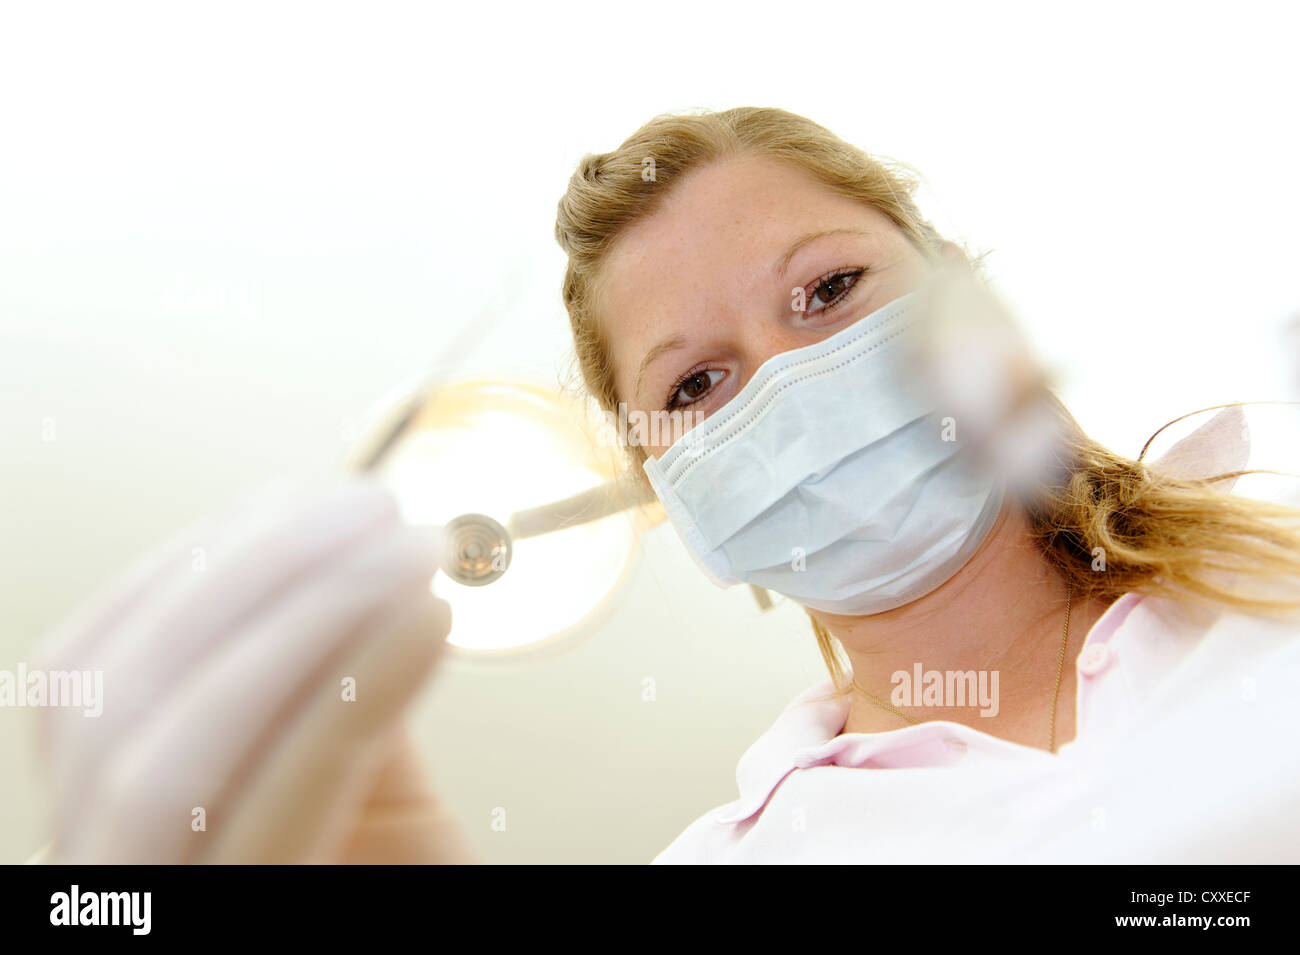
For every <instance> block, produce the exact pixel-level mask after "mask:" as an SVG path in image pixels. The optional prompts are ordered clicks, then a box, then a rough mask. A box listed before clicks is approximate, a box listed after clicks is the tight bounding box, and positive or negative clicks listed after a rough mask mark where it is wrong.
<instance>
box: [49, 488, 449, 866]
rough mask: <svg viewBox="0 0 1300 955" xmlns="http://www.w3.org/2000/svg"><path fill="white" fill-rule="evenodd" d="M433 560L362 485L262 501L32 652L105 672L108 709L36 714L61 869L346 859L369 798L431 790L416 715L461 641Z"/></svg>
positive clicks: (150, 566)
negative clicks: (419, 751)
mask: <svg viewBox="0 0 1300 955" xmlns="http://www.w3.org/2000/svg"><path fill="white" fill-rule="evenodd" d="M437 564H438V540H437V538H436V537H435V535H434V532H433V530H432V529H430V528H423V529H420V528H414V527H411V526H409V525H406V524H404V523H403V522H402V521H401V520H400V516H399V511H398V507H397V503H396V501H395V499H394V498H393V497H392V495H391V493H390V492H389V491H387V490H386V489H385V488H383V487H382V486H381V485H379V484H377V483H374V482H372V481H370V480H365V479H356V478H350V479H347V480H346V481H345V482H342V483H338V484H334V485H331V486H329V487H327V488H325V489H323V490H322V489H320V488H313V489H311V490H309V491H304V489H303V488H302V487H301V486H298V487H293V488H288V489H285V488H281V489H280V490H279V491H278V492H271V493H267V492H264V493H263V494H261V495H260V496H258V497H255V498H254V499H253V500H252V501H251V502H246V503H245V504H244V505H242V506H241V507H239V508H237V509H236V510H235V512H234V513H233V514H232V515H229V516H228V517H226V518H224V519H219V520H216V521H209V522H205V523H204V524H202V525H200V526H198V527H195V528H193V529H191V530H189V531H187V532H186V533H184V534H182V535H180V536H179V537H178V538H177V539H176V540H174V541H173V542H172V543H171V544H169V545H168V546H166V547H165V548H160V549H159V550H158V551H156V552H154V553H153V554H150V555H149V556H148V557H147V558H145V559H143V560H141V561H139V562H137V563H136V564H135V565H134V566H133V567H132V568H131V570H130V572H129V573H127V574H125V575H124V577H123V578H122V579H121V580H119V581H117V582H115V583H114V585H113V586H112V587H110V588H109V589H108V590H107V592H105V593H104V594H103V595H101V597H100V598H99V599H97V600H95V601H93V602H91V603H89V604H87V605H86V607H85V609H83V610H82V611H81V612H80V613H78V614H77V615H76V616H75V617H74V618H73V619H71V620H69V621H68V622H67V623H66V624H64V625H63V626H62V627H60V628H59V629H58V631H57V632H56V633H54V634H53V635H51V636H50V637H49V638H48V639H47V640H46V641H45V643H44V644H43V645H42V646H41V647H40V648H39V649H38V652H37V654H36V656H37V662H36V665H38V666H39V667H41V668H42V669H44V670H46V671H47V672H49V671H55V670H102V671H103V712H102V715H100V716H98V717H94V716H86V715H84V714H83V710H82V709H80V708H63V707H58V708H56V707H46V708H42V709H39V710H38V711H37V712H38V714H39V715H38V721H39V722H38V747H39V758H40V760H41V763H42V765H43V768H44V770H45V775H46V779H47V782H48V784H49V786H50V788H51V796H52V799H51V800H50V805H51V807H52V810H51V811H52V813H53V819H52V820H51V822H52V826H53V830H54V841H53V844H52V847H51V850H50V855H49V858H48V859H47V861H49V862H51V863H178V862H210V863H267V862H276V863H293V862H331V861H343V860H345V859H346V855H347V852H348V846H349V845H351V844H352V843H353V842H354V837H355V832H356V830H357V828H358V825H359V824H360V823H361V822H363V820H364V816H365V812H366V805H367V803H368V802H369V801H372V800H374V799H376V798H377V799H378V800H379V801H380V802H381V803H385V802H391V801H392V799H393V798H394V792H397V793H398V798H399V799H402V800H406V804H407V805H411V804H414V803H416V802H419V801H420V800H422V799H424V798H425V797H426V796H427V790H422V789H421V788H420V787H418V786H415V785H413V784H412V782H411V776H412V772H413V770H412V757H411V750H410V747H409V744H407V743H405V742H404V737H403V726H402V715H403V712H404V711H405V709H406V707H407V705H408V703H409V702H410V701H411V700H412V698H413V697H414V696H415V694H416V692H417V690H419V688H420V687H421V685H422V684H423V683H424V682H425V680H426V678H427V677H428V676H429V674H430V672H431V671H432V669H433V668H434V666H435V664H436V662H437V660H438V658H439V656H440V653H441V651H442V649H443V646H444V641H445V638H446V636H447V634H448V633H449V631H450V628H451V612H450V607H449V605H448V604H447V603H446V602H445V601H442V600H439V599H437V598H436V597H434V596H433V595H432V594H431V593H430V592H429V584H430V581H431V580H432V578H433V575H434V573H435V570H436V568H437ZM352 688H354V694H353V693H350V692H349V691H350V689H352ZM394 767H396V768H394ZM412 793H415V794H416V797H411V794H412ZM372 841H373V840H372ZM363 842H364V840H363Z"/></svg>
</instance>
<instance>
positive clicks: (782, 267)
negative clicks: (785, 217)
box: [772, 229, 871, 275]
mask: <svg viewBox="0 0 1300 955" xmlns="http://www.w3.org/2000/svg"><path fill="white" fill-rule="evenodd" d="M828 235H858V236H865V237H868V238H869V237H870V236H871V233H870V232H864V231H863V230H862V229H823V230H822V231H820V232H808V233H806V234H804V235H801V236H800V237H799V238H797V239H795V241H794V245H792V246H790V248H788V249H786V251H785V254H784V255H783V256H781V257H780V258H779V259H777V260H776V262H774V263H773V264H772V274H774V275H785V272H786V269H788V268H790V260H791V259H793V258H794V257H795V253H797V252H798V251H799V250H800V249H802V248H803V247H804V246H805V245H807V244H808V243H809V242H812V241H814V240H816V239H822V238H825V237H826V236H828Z"/></svg>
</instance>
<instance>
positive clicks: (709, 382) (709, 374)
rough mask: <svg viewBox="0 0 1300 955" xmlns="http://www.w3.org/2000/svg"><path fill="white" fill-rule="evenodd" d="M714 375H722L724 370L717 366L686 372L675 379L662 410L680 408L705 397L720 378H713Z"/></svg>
mask: <svg viewBox="0 0 1300 955" xmlns="http://www.w3.org/2000/svg"><path fill="white" fill-rule="evenodd" d="M714 375H718V376H723V375H726V372H725V371H722V370H721V369H718V368H706V369H704V370H702V371H691V372H687V373H686V374H685V375H683V376H682V377H681V378H679V379H678V380H677V383H676V384H674V385H673V389H672V391H670V392H669V393H668V400H667V402H666V403H665V404H664V410H666V411H671V410H672V409H674V408H682V407H685V406H686V405H691V404H694V403H695V402H697V401H699V400H700V399H701V398H703V397H705V396H706V395H707V394H708V393H709V392H710V391H711V390H712V389H713V386H714V385H716V384H717V383H718V381H719V380H721V379H720V378H718V379H715V378H714V377H713V376H714Z"/></svg>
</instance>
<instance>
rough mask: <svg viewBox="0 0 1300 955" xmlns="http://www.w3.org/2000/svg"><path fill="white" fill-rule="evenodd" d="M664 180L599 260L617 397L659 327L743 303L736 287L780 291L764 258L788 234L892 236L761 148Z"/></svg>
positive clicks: (674, 326)
mask: <svg viewBox="0 0 1300 955" xmlns="http://www.w3.org/2000/svg"><path fill="white" fill-rule="evenodd" d="M659 185H661V186H667V185H668V184H667V183H660V184H659ZM648 186H649V188H654V187H655V184H653V183H651V184H648ZM671 188H672V192H671V193H670V194H669V195H668V197H667V199H666V200H665V201H664V203H663V205H661V206H660V207H659V208H658V209H657V210H656V211H655V213H654V214H653V215H651V216H648V217H647V218H645V219H642V220H640V221H639V222H637V223H635V224H634V225H633V226H631V227H630V228H629V229H628V230H627V231H626V232H625V233H624V234H623V235H622V236H621V237H620V238H619V240H618V241H617V242H616V243H615V245H614V247H613V249H612V250H611V252H610V254H609V256H608V257H607V259H606V261H605V263H604V266H603V267H602V269H601V281H600V284H599V289H598V292H597V295H598V303H599V305H598V311H599V314H600V315H601V317H602V325H603V327H604V331H605V334H606V335H607V336H608V338H609V341H610V350H611V353H612V357H613V361H614V370H615V379H616V383H617V386H618V390H619V394H620V395H621V396H622V397H623V398H624V399H628V398H630V394H629V392H630V385H631V380H630V379H631V378H632V376H633V373H634V369H635V366H636V363H637V362H639V361H640V356H641V355H642V354H643V353H644V352H645V350H646V349H648V348H649V347H651V346H652V345H653V344H655V343H656V342H657V341H658V340H659V339H661V338H662V337H664V336H665V335H666V334H669V333H671V332H674V331H678V330H680V329H681V328H683V327H689V325H690V323H691V322H692V321H693V320H695V318H696V317H698V316H703V315H707V314H708V313H709V310H710V308H712V307H715V306H716V305H718V304H719V303H723V302H737V303H744V302H745V301H746V298H744V295H745V294H746V293H748V295H749V299H748V300H749V301H752V300H753V296H754V294H755V291H756V290H757V289H768V288H770V289H772V290H774V291H776V292H777V293H780V291H781V289H780V285H779V282H780V281H781V279H780V277H779V276H778V275H776V274H774V273H773V272H772V264H773V262H774V260H776V259H778V258H780V256H781V255H782V254H783V253H784V252H785V251H786V249H787V248H788V246H789V245H790V243H791V242H792V241H794V239H796V238H797V237H799V236H801V235H804V234H806V233H808V232H812V231H818V230H822V229H834V228H839V227H849V228H857V229H864V230H866V231H869V232H872V233H873V234H877V235H879V236H881V241H888V240H889V237H890V234H891V233H893V234H895V235H897V236H898V237H900V238H901V233H899V232H898V231H897V228H896V227H895V226H894V225H893V223H892V222H890V220H889V219H888V217H886V216H885V215H884V214H883V213H881V212H878V211H877V210H875V209H873V208H871V207H870V206H868V205H866V204H865V203H862V202H858V201H856V200H854V199H850V198H849V197H847V196H843V195H840V194H839V193H836V192H834V191H832V190H831V189H829V188H827V187H826V186H824V185H822V184H821V183H819V182H818V181H816V180H815V179H813V178H811V177H810V176H809V175H808V174H807V173H805V172H803V171H802V170H800V169H798V168H796V167H794V166H791V165H788V164H786V163H782V162H778V161H776V160H772V159H768V158H765V157H757V156H743V157H736V158H731V159H726V160H722V161H719V162H715V163H711V164H709V165H706V166H703V167H701V168H699V169H696V170H693V171H692V172H690V173H689V174H687V175H686V176H684V177H683V178H682V179H681V180H680V181H678V182H677V183H676V184H674V185H672V187H671ZM787 278H788V279H789V282H790V283H791V284H792V285H793V284H802V282H803V281H804V279H803V278H797V277H796V276H795V275H794V274H793V273H792V274H790V275H789V276H787ZM784 291H785V292H788V291H789V289H785V290H784Z"/></svg>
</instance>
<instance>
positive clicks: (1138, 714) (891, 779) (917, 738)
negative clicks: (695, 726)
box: [653, 593, 1300, 864]
mask: <svg viewBox="0 0 1300 955" xmlns="http://www.w3.org/2000/svg"><path fill="white" fill-rule="evenodd" d="M1067 665H1068V664H1067ZM1074 665H1075V666H1076V667H1077V670H1078V677H1079V678H1078V685H1077V690H1076V695H1075V701H1074V705H1075V708H1076V709H1075V713H1076V727H1077V729H1076V736H1075V738H1074V739H1073V740H1071V741H1070V742H1068V743H1065V744H1064V745H1062V746H1060V747H1058V750H1057V753H1056V754H1055V755H1053V754H1051V753H1048V752H1047V751H1046V750H1040V749H1035V748H1033V747H1029V746H1023V745H1020V744H1018V743H1012V742H1008V741H1006V740H1003V739H999V738H997V737H995V736H991V735H989V734H987V733H984V732H982V731H980V730H977V729H972V728H971V727H969V726H966V725H964V724H960V723H953V722H948V721H944V720H938V721H931V722H925V723H920V724H917V725H913V726H907V727H903V728H900V729H897V730H890V731H888V732H880V733H841V730H842V729H843V727H844V724H845V720H846V719H847V717H848V712H849V702H850V701H849V698H848V697H847V696H846V697H843V698H841V699H839V700H828V701H819V700H816V699H814V698H815V697H817V696H821V695H825V694H827V693H829V692H830V691H831V689H832V686H831V683H830V680H829V678H828V679H827V680H826V681H824V682H822V683H820V684H818V685H816V686H814V687H810V688H809V689H808V690H806V691H804V692H803V693H801V694H800V695H799V696H797V697H796V698H795V699H794V700H793V701H792V702H791V703H790V704H789V705H788V706H787V707H786V708H785V709H784V710H783V711H782V712H781V714H780V716H779V717H778V718H777V719H776V721H775V723H774V724H773V725H772V727H771V728H770V729H769V730H768V731H767V732H766V733H764V734H763V735H762V736H761V737H760V738H759V739H758V740H757V742H755V743H754V744H753V745H752V746H751V747H750V748H749V749H748V750H747V751H746V752H745V754H744V756H742V757H741V759H740V763H739V766H738V767H737V770H736V781H737V784H738V786H739V798H737V799H736V800H734V801H732V802H730V803H727V804H726V805H724V806H719V807H718V808H716V809H713V810H711V811H710V812H708V813H705V814H704V815H703V816H702V817H700V818H699V819H697V820H696V821H695V822H693V823H691V824H690V826H688V827H687V828H686V830H685V831H684V832H683V833H682V834H681V835H680V836H678V837H677V839H675V840H674V841H673V842H672V844H671V845H669V846H668V848H666V849H665V850H663V851H662V852H661V853H659V855H657V856H656V857H655V858H654V860H653V862H654V863H655V864H679V863H871V864H897V863H975V862H978V863H1019V862H1026V863H1028V862H1047V863H1052V862H1072V863H1174V864H1178V863H1189V864H1190V863H1196V864H1204V863H1296V862H1300V620H1297V619H1296V618H1294V617H1292V618H1290V619H1284V620H1278V619H1269V618H1266V617H1262V616H1255V615H1251V614H1244V613H1240V612H1237V611H1232V610H1224V611H1222V612H1220V611H1210V610H1206V609H1204V608H1201V607H1198V606H1196V605H1194V604H1190V603H1184V602H1180V601H1176V600H1172V599H1169V598H1164V597H1153V596H1144V595H1141V594H1137V593H1129V594H1125V595H1124V596H1122V597H1121V598H1119V600H1117V601H1116V602H1115V603H1113V604H1112V605H1111V606H1110V607H1109V608H1108V609H1107V610H1106V612H1105V613H1104V614H1103V615H1102V617H1101V618H1100V619H1099V620H1098V621H1097V623H1096V624H1095V625H1094V626H1093V627H1092V629H1091V630H1090V631H1089V632H1088V635H1087V638H1086V640H1085V643H1084V646H1083V649H1082V651H1081V652H1080V654H1079V656H1078V658H1077V661H1075V664H1074ZM1064 702H1065V701H1064V700H1063V701H1062V703H1063V704H1064Z"/></svg>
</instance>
